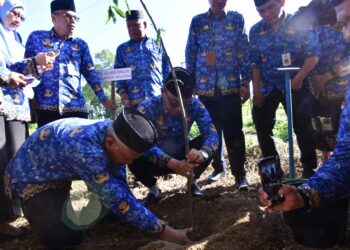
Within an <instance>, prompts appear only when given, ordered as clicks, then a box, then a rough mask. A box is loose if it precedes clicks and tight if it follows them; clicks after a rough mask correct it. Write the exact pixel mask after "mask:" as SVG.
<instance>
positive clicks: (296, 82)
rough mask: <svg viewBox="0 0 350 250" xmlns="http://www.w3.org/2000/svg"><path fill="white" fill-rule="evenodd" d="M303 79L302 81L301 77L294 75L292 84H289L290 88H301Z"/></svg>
mask: <svg viewBox="0 0 350 250" xmlns="http://www.w3.org/2000/svg"><path fill="white" fill-rule="evenodd" d="M303 81H304V79H303V78H301V77H299V76H298V75H296V76H295V77H294V78H293V80H292V84H291V88H292V90H301V88H302V87H303Z"/></svg>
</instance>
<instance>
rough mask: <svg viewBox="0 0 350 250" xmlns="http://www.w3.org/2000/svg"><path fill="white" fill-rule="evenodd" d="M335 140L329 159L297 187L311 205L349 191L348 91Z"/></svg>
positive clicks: (349, 129)
mask: <svg viewBox="0 0 350 250" xmlns="http://www.w3.org/2000/svg"><path fill="white" fill-rule="evenodd" d="M337 141H338V143H337V145H336V147H335V149H334V152H333V154H332V155H331V157H330V158H329V160H328V161H327V162H326V163H324V164H323V165H322V166H321V167H320V168H319V169H318V170H317V172H316V173H315V174H314V175H313V176H312V177H311V178H310V180H309V181H307V182H306V183H305V184H303V185H301V186H300V187H299V189H300V190H303V191H304V192H305V194H306V195H307V197H308V198H309V199H310V205H311V206H312V207H318V206H319V205H323V204H328V203H331V202H334V201H335V200H336V199H338V198H341V197H343V196H346V195H349V193H350V92H348V94H347V97H346V100H345V106H344V108H343V111H342V114H341V118H340V127H339V132H338V139H337Z"/></svg>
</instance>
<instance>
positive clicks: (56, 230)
mask: <svg viewBox="0 0 350 250" xmlns="http://www.w3.org/2000/svg"><path fill="white" fill-rule="evenodd" d="M68 199H69V190H68V189H67V190H62V189H49V190H45V191H43V192H40V193H38V194H35V195H34V196H33V197H31V198H29V199H28V200H26V201H22V207H23V213H24V216H25V218H26V219H27V220H28V222H29V224H30V226H31V228H32V230H33V232H34V234H35V235H36V237H38V239H39V240H40V242H41V243H42V244H43V245H44V246H45V247H47V248H48V249H65V248H66V247H72V246H76V245H78V244H80V243H81V242H82V241H83V239H84V233H83V231H82V230H80V229H79V228H78V227H77V226H76V225H72V223H70V220H69V219H68V217H67V214H66V211H67V201H68ZM68 206H69V204H68Z"/></svg>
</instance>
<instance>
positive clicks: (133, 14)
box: [125, 10, 145, 21]
mask: <svg viewBox="0 0 350 250" xmlns="http://www.w3.org/2000/svg"><path fill="white" fill-rule="evenodd" d="M125 15H126V21H130V20H138V19H145V17H144V15H143V12H142V10H130V13H129V11H127V12H125Z"/></svg>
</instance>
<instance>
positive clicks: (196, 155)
mask: <svg viewBox="0 0 350 250" xmlns="http://www.w3.org/2000/svg"><path fill="white" fill-rule="evenodd" d="M186 159H187V162H190V163H192V164H201V163H203V162H204V161H205V159H204V157H203V155H202V154H201V152H200V151H199V150H197V149H195V148H192V149H191V150H190V152H188V154H187V156H186Z"/></svg>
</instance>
